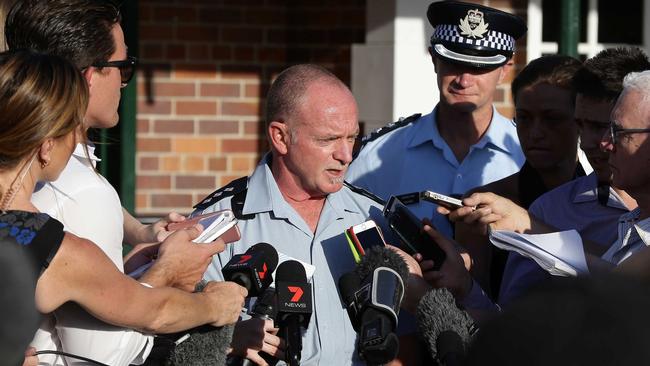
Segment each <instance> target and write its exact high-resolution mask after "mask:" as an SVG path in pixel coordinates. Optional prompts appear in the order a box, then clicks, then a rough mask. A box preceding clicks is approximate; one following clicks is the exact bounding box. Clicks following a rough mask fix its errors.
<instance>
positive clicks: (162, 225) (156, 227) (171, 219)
mask: <svg viewBox="0 0 650 366" xmlns="http://www.w3.org/2000/svg"><path fill="white" fill-rule="evenodd" d="M185 220H186V217H185V216H183V215H181V214H179V213H176V212H170V213H169V214H167V216H165V217H163V218H162V219H160V220H158V221H156V222H154V223H153V224H151V225H147V230H149V232H150V235H151V237H152V238H154V239H155V240H154V241H163V240H165V238H167V237H168V236H169V235H171V233H173V231H170V230H168V229H167V225H169V224H171V223H178V222H183V221H185Z"/></svg>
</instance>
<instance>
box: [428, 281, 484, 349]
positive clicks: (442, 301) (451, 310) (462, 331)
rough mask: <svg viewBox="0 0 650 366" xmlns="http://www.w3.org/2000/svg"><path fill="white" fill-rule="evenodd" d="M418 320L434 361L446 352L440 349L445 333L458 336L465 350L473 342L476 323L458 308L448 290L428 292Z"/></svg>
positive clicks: (441, 289)
mask: <svg viewBox="0 0 650 366" xmlns="http://www.w3.org/2000/svg"><path fill="white" fill-rule="evenodd" d="M416 319H417V324H418V329H419V331H420V335H421V337H422V340H423V341H424V342H425V344H426V345H427V347H428V348H429V352H430V354H431V356H432V357H433V358H434V359H436V358H437V357H440V356H441V355H442V353H443V352H445V350H442V349H439V348H438V339H439V337H440V334H441V333H443V332H445V331H452V332H455V333H456V334H458V335H459V336H460V338H461V339H462V340H463V345H464V348H465V349H466V348H467V346H468V344H469V342H470V341H471V334H470V331H471V329H473V327H474V321H473V320H472V318H471V317H470V316H469V314H467V312H465V311H463V310H461V309H459V308H458V307H457V306H456V302H455V300H454V297H453V295H452V294H451V293H450V292H449V291H448V290H447V289H444V288H440V289H433V290H430V291H428V292H427V293H426V294H425V295H424V296H423V297H422V299H421V300H420V303H419V304H418V310H417V315H416ZM464 351H465V350H463V352H462V353H464Z"/></svg>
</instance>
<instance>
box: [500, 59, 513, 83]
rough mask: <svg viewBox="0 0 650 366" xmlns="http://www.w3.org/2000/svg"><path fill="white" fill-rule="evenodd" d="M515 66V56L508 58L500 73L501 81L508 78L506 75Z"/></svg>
mask: <svg viewBox="0 0 650 366" xmlns="http://www.w3.org/2000/svg"><path fill="white" fill-rule="evenodd" d="M514 66H515V61H514V57H510V59H508V62H506V63H505V64H504V65H503V66H501V74H499V83H501V82H503V79H505V78H506V76H507V75H508V74H509V73H510V72H512V68H513V67H514Z"/></svg>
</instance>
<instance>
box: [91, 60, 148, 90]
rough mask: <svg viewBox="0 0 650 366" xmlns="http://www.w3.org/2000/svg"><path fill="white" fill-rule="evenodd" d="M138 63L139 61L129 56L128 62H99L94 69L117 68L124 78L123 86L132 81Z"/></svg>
mask: <svg viewBox="0 0 650 366" xmlns="http://www.w3.org/2000/svg"><path fill="white" fill-rule="evenodd" d="M137 63H138V60H137V59H136V58H135V57H133V56H128V57H127V58H126V60H118V61H106V62H97V63H94V64H93V66H94V67H117V68H118V69H120V77H121V78H122V86H126V84H128V83H129V81H131V79H132V78H133V74H134V73H135V67H136V65H137Z"/></svg>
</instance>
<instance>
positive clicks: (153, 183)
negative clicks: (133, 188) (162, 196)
mask: <svg viewBox="0 0 650 366" xmlns="http://www.w3.org/2000/svg"><path fill="white" fill-rule="evenodd" d="M136 185H137V187H138V189H170V188H171V178H170V177H169V176H168V175H142V174H140V175H138V176H137V177H136Z"/></svg>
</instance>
